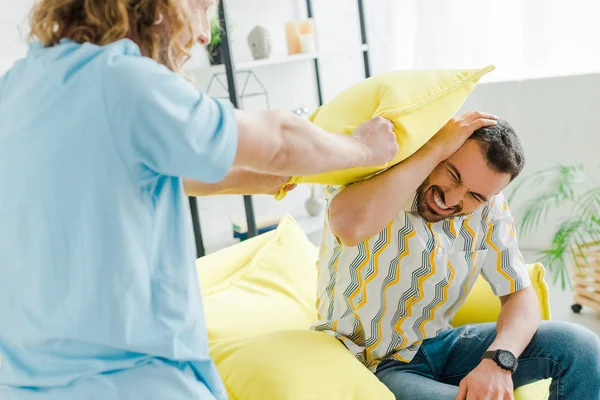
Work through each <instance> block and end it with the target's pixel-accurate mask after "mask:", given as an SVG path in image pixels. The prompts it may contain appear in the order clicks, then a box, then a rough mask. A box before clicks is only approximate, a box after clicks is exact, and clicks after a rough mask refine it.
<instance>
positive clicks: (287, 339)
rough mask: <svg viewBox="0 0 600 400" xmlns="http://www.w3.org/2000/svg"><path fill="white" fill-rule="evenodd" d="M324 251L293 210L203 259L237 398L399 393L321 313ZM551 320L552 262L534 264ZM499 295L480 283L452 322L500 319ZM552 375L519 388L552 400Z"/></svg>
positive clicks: (221, 352) (209, 307)
mask: <svg viewBox="0 0 600 400" xmlns="http://www.w3.org/2000/svg"><path fill="white" fill-rule="evenodd" d="M316 258H317V249H316V248H315V247H314V246H313V245H312V244H311V243H310V242H309V241H308V239H307V238H306V237H305V235H304V234H303V232H302V230H301V229H300V227H299V226H298V225H297V224H296V223H295V221H294V220H293V219H292V218H291V217H285V218H284V219H283V220H282V221H281V223H280V225H279V227H278V229H277V230H275V231H272V232H269V233H267V234H264V235H261V236H259V237H257V238H253V239H251V240H248V241H245V242H243V243H240V244H238V245H235V246H233V247H231V248H229V249H226V250H223V251H220V252H218V253H215V254H211V255H209V256H206V257H204V258H202V259H200V260H198V274H199V278H200V284H201V286H202V290H203V301H204V308H205V312H206V319H207V326H208V337H209V342H210V348H211V355H212V357H213V359H214V360H215V363H216V364H217V367H218V369H219V372H220V374H221V376H222V378H223V381H224V383H225V386H226V388H227V391H228V394H229V396H230V398H231V399H233V400H271V399H273V400H317V399H323V400H325V399H326V400H355V399H356V400H358V399H361V400H362V399H378V400H379V399H390V400H392V399H393V398H394V396H393V395H392V394H391V392H389V391H388V390H387V388H386V387H385V386H384V385H383V384H381V383H380V382H379V381H378V380H377V378H376V377H375V376H374V375H373V374H372V373H371V372H370V371H369V370H367V369H366V368H365V367H364V366H363V365H362V364H360V363H359V362H358V361H357V360H356V359H354V357H353V356H352V355H351V354H350V352H348V351H347V350H346V348H345V347H344V346H343V345H341V344H340V343H339V342H338V341H337V340H336V339H335V338H333V337H331V336H329V335H325V334H322V333H317V332H312V331H309V330H308V328H309V326H310V325H311V324H312V323H313V322H314V321H315V320H316V318H317V317H316V309H315V305H316V279H317V269H316V268H315V261H316ZM529 272H530V276H531V279H532V282H533V283H534V287H535V289H536V292H537V294H538V296H539V300H540V305H541V309H542V318H544V319H549V318H550V314H549V306H548V294H547V293H548V292H547V287H546V285H545V283H544V269H543V267H542V266H541V265H540V264H535V265H532V266H530V267H529ZM499 310H500V304H499V301H498V299H497V298H496V297H494V295H493V294H492V292H491V290H490V289H489V287H488V285H487V284H486V283H485V282H484V281H482V280H480V281H478V282H477V284H476V285H475V287H474V288H473V290H472V292H471V294H470V295H469V298H468V300H467V302H466V303H465V305H464V306H463V307H462V308H461V309H460V310H459V311H458V313H457V315H456V316H455V318H454V320H453V323H454V325H461V324H464V323H476V322H485V321H493V320H495V319H496V317H497V315H498V312H499ZM548 386H549V382H548V381H544V382H537V383H535V384H533V385H529V386H528V387H524V388H520V389H518V390H517V391H516V394H515V399H516V400H541V399H546V398H547V397H548Z"/></svg>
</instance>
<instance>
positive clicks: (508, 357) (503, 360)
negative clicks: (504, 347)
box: [498, 351, 516, 368]
mask: <svg viewBox="0 0 600 400" xmlns="http://www.w3.org/2000/svg"><path fill="white" fill-rule="evenodd" d="M498 361H499V362H500V364H502V365H503V366H505V367H507V368H512V367H513V366H514V365H515V361H516V360H515V356H513V355H512V354H511V353H510V352H508V351H500V352H498Z"/></svg>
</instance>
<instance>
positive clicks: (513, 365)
mask: <svg viewBox="0 0 600 400" xmlns="http://www.w3.org/2000/svg"><path fill="white" fill-rule="evenodd" d="M485 358H490V359H492V360H494V362H495V363H496V364H498V366H499V367H500V368H502V369H505V370H507V371H510V372H512V373H513V374H514V373H515V371H516V370H517V365H518V364H519V363H518V361H517V357H515V355H514V354H513V353H511V352H510V351H508V350H490V351H486V352H485V353H483V357H482V359H485Z"/></svg>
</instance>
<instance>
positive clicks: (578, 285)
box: [571, 242, 600, 313]
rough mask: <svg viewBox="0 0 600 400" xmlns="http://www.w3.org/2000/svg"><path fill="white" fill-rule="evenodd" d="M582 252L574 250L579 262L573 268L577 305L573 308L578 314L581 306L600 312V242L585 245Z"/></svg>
mask: <svg viewBox="0 0 600 400" xmlns="http://www.w3.org/2000/svg"><path fill="white" fill-rule="evenodd" d="M581 250H582V251H581V252H579V250H578V249H574V255H575V260H576V261H577V263H576V264H575V263H574V264H573V267H572V268H573V283H574V289H575V296H574V300H575V304H573V306H572V307H571V308H572V309H573V311H574V312H576V313H579V312H580V311H581V306H588V307H590V308H593V309H595V310H597V311H600V242H596V243H588V244H585V245H583V246H581ZM581 253H583V254H581ZM577 264H579V266H580V267H579V268H578V267H577Z"/></svg>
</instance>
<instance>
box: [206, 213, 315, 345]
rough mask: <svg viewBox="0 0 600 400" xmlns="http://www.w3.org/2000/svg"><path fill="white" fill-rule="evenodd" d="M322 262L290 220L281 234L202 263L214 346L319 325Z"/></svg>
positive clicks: (247, 243) (281, 227)
mask: <svg viewBox="0 0 600 400" xmlns="http://www.w3.org/2000/svg"><path fill="white" fill-rule="evenodd" d="M316 258H317V249H316V248H315V247H314V246H313V244H312V243H310V241H309V240H308V239H307V238H306V236H305V235H304V232H302V229H301V228H300V227H299V226H298V224H297V223H296V222H295V221H294V220H293V219H292V218H291V217H289V216H286V217H284V218H283V219H282V220H281V222H280V224H279V227H278V228H277V229H276V230H275V231H271V232H268V233H266V234H264V235H261V236H259V237H257V238H253V239H251V240H248V241H245V242H242V243H241V244H239V245H236V246H234V247H232V248H231V249H226V250H222V251H220V252H218V253H214V254H211V255H208V256H206V257H203V258H201V259H199V260H198V262H197V267H198V274H199V278H200V285H201V287H202V295H203V296H202V297H203V302H204V310H205V315H206V320H207V328H208V339H209V341H214V340H219V339H226V338H235V337H242V336H253V335H258V334H261V333H268V332H273V331H277V330H282V329H308V328H309V327H310V325H311V324H312V323H313V322H314V321H315V320H316V319H317V312H316V306H315V304H316V301H317V300H316V289H315V288H316V285H317V283H316V282H317V270H316V267H315V262H316ZM224 271H225V272H224Z"/></svg>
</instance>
